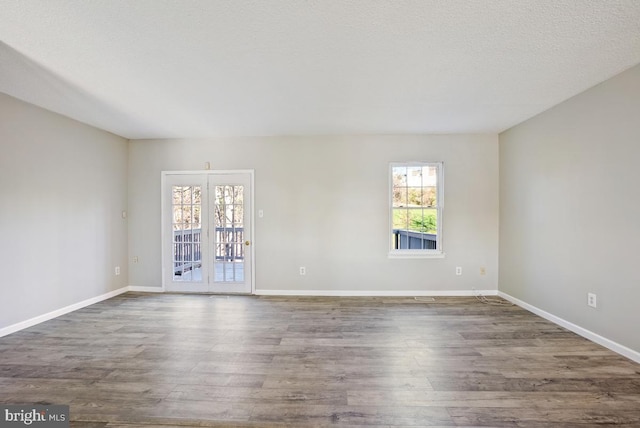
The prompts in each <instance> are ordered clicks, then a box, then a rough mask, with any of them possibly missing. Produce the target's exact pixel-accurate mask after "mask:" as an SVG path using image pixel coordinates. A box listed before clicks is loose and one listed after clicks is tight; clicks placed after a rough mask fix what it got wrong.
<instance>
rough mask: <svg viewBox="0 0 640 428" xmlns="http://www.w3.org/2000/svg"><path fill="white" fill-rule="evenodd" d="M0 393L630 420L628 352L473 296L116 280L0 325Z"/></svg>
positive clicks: (72, 400) (111, 413) (639, 377)
mask: <svg viewBox="0 0 640 428" xmlns="http://www.w3.org/2000/svg"><path fill="white" fill-rule="evenodd" d="M426 300H428V299H426ZM0 402H2V403H5V404H9V403H53V404H69V405H70V406H71V419H72V426H78V427H80V426H82V427H84V426H86V427H105V428H106V427H109V428H116V427H117V428H131V427H134V426H144V427H146V428H149V427H152V426H163V427H166V426H303V427H306V426H360V427H362V426H467V427H488V426H491V427H580V428H584V427H588V426H601V425H621V426H634V427H640V365H639V364H636V363H634V362H632V361H630V360H627V359H625V358H623V357H621V356H618V355H617V354H615V353H613V352H611V351H609V350H607V349H605V348H603V347H601V346H599V345H596V344H594V343H591V342H589V341H587V340H586V339H583V338H581V337H579V336H577V335H575V334H573V333H571V332H569V331H567V330H564V329H562V328H560V327H558V326H556V325H555V324H552V323H550V322H547V321H545V320H543V319H541V318H539V317H537V316H535V315H533V314H531V313H529V312H527V311H525V310H523V309H520V308H518V307H516V306H490V305H486V304H483V303H481V302H479V301H478V300H477V299H475V298H436V299H435V301H416V300H414V299H412V298H294V297H252V296H230V297H227V296H211V295H177V294H136V293H128V294H125V295H122V296H119V297H116V298H113V299H110V300H107V301H104V302H102V303H99V304H96V305H93V306H90V307H88V308H85V309H82V310H79V311H76V312H73V313H70V314H68V315H65V316H63V317H60V318H57V319H55V320H51V321H48V322H46V323H43V324H39V325H37V326H34V327H32V328H29V329H27V330H23V331H21V332H18V333H15V334H12V335H9V336H6V337H3V338H0Z"/></svg>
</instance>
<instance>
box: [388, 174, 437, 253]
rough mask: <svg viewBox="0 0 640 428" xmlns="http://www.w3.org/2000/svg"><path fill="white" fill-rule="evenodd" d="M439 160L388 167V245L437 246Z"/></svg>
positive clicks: (416, 248) (419, 247)
mask: <svg viewBox="0 0 640 428" xmlns="http://www.w3.org/2000/svg"><path fill="white" fill-rule="evenodd" d="M439 169H440V164H436V163H433V164H422V165H411V164H409V165H398V166H392V168H391V186H392V188H391V201H390V203H391V217H392V218H391V227H392V230H391V248H392V249H400V250H436V249H438V248H437V246H438V245H439V243H438V242H437V241H438V236H437V234H438V221H439V218H438V217H439V208H438V206H439V201H438V198H439V197H440V195H439V194H438V185H439V183H438V178H439V176H440V170H439Z"/></svg>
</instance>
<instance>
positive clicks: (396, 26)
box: [0, 0, 640, 139]
mask: <svg viewBox="0 0 640 428" xmlns="http://www.w3.org/2000/svg"><path fill="white" fill-rule="evenodd" d="M0 40H1V43H0V92H5V93H7V94H9V95H12V96H14V97H16V98H19V99H23V100H25V101H28V102H31V103H33V104H36V105H39V106H42V107H44V108H47V109H49V110H53V111H55V112H58V113H61V114H64V115H66V116H69V117H72V118H74V119H77V120H79V121H82V122H85V123H88V124H91V125H94V126H96V127H99V128H102V129H105V130H108V131H111V132H113V133H115V134H118V135H121V136H124V137H127V138H131V139H134V138H168V137H210V136H229V135H308V134H314V135H316V134H369V133H376V134H380V133H383V134H391V133H393V134H395V133H401V134H404V133H467V132H473V133H496V132H500V131H502V130H505V129H507V128H509V127H511V126H513V125H515V124H517V123H519V122H521V121H523V120H525V119H527V118H529V117H531V116H533V115H535V114H537V113H539V112H541V111H543V110H546V109H547V108H549V107H551V106H553V105H555V104H557V103H559V102H561V101H563V100H565V99H567V98H569V97H571V96H572V95H575V94H577V93H579V92H581V91H583V90H585V89H587V88H589V87H591V86H593V85H595V84H597V83H599V82H601V81H603V80H606V79H607V78H609V77H611V76H613V75H615V74H617V73H619V72H621V71H623V70H625V69H627V68H629V67H631V66H633V65H635V64H637V63H640V1H639V0H529V1H523V0H520V1H519V0H485V1H473V0H468V1H461V0H431V1H430V0H348V1H345V0H307V1H301V0H226V1H221V0H172V1H168V0H135V1H133V0H92V1H84V0H76V1H70V0H40V1H36V0H0Z"/></svg>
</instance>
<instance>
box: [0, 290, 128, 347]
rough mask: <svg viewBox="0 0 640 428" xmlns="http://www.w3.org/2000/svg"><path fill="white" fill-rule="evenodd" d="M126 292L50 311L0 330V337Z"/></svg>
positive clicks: (94, 298)
mask: <svg viewBox="0 0 640 428" xmlns="http://www.w3.org/2000/svg"><path fill="white" fill-rule="evenodd" d="M127 291H129V287H122V288H119V289H117V290H113V291H110V292H108V293H105V294H102V295H100V296H96V297H92V298H90V299H87V300H83V301H82V302H78V303H74V304H73V305H69V306H65V307H64V308H60V309H56V310H55V311H51V312H48V313H46V314H43V315H38V316H37V317H33V318H30V319H28V320H25V321H20V322H18V323H15V324H12V325H10V326H7V327H4V328H1V329H0V337H2V336H6V335H8V334H11V333H15V332H16V331H20V330H24V329H25V328H29V327H32V326H34V325H36V324H40V323H42V322H45V321H49V320H51V319H53V318H57V317H59V316H61V315H64V314H68V313H69V312H73V311H77V310H78V309H82V308H84V307H87V306H90V305H93V304H94V303H98V302H102V301H103V300H107V299H110V298H112V297H115V296H117V295H119V294H122V293H126V292H127Z"/></svg>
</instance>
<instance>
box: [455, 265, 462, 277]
mask: <svg viewBox="0 0 640 428" xmlns="http://www.w3.org/2000/svg"><path fill="white" fill-rule="evenodd" d="M456 275H462V266H458V267H456Z"/></svg>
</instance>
